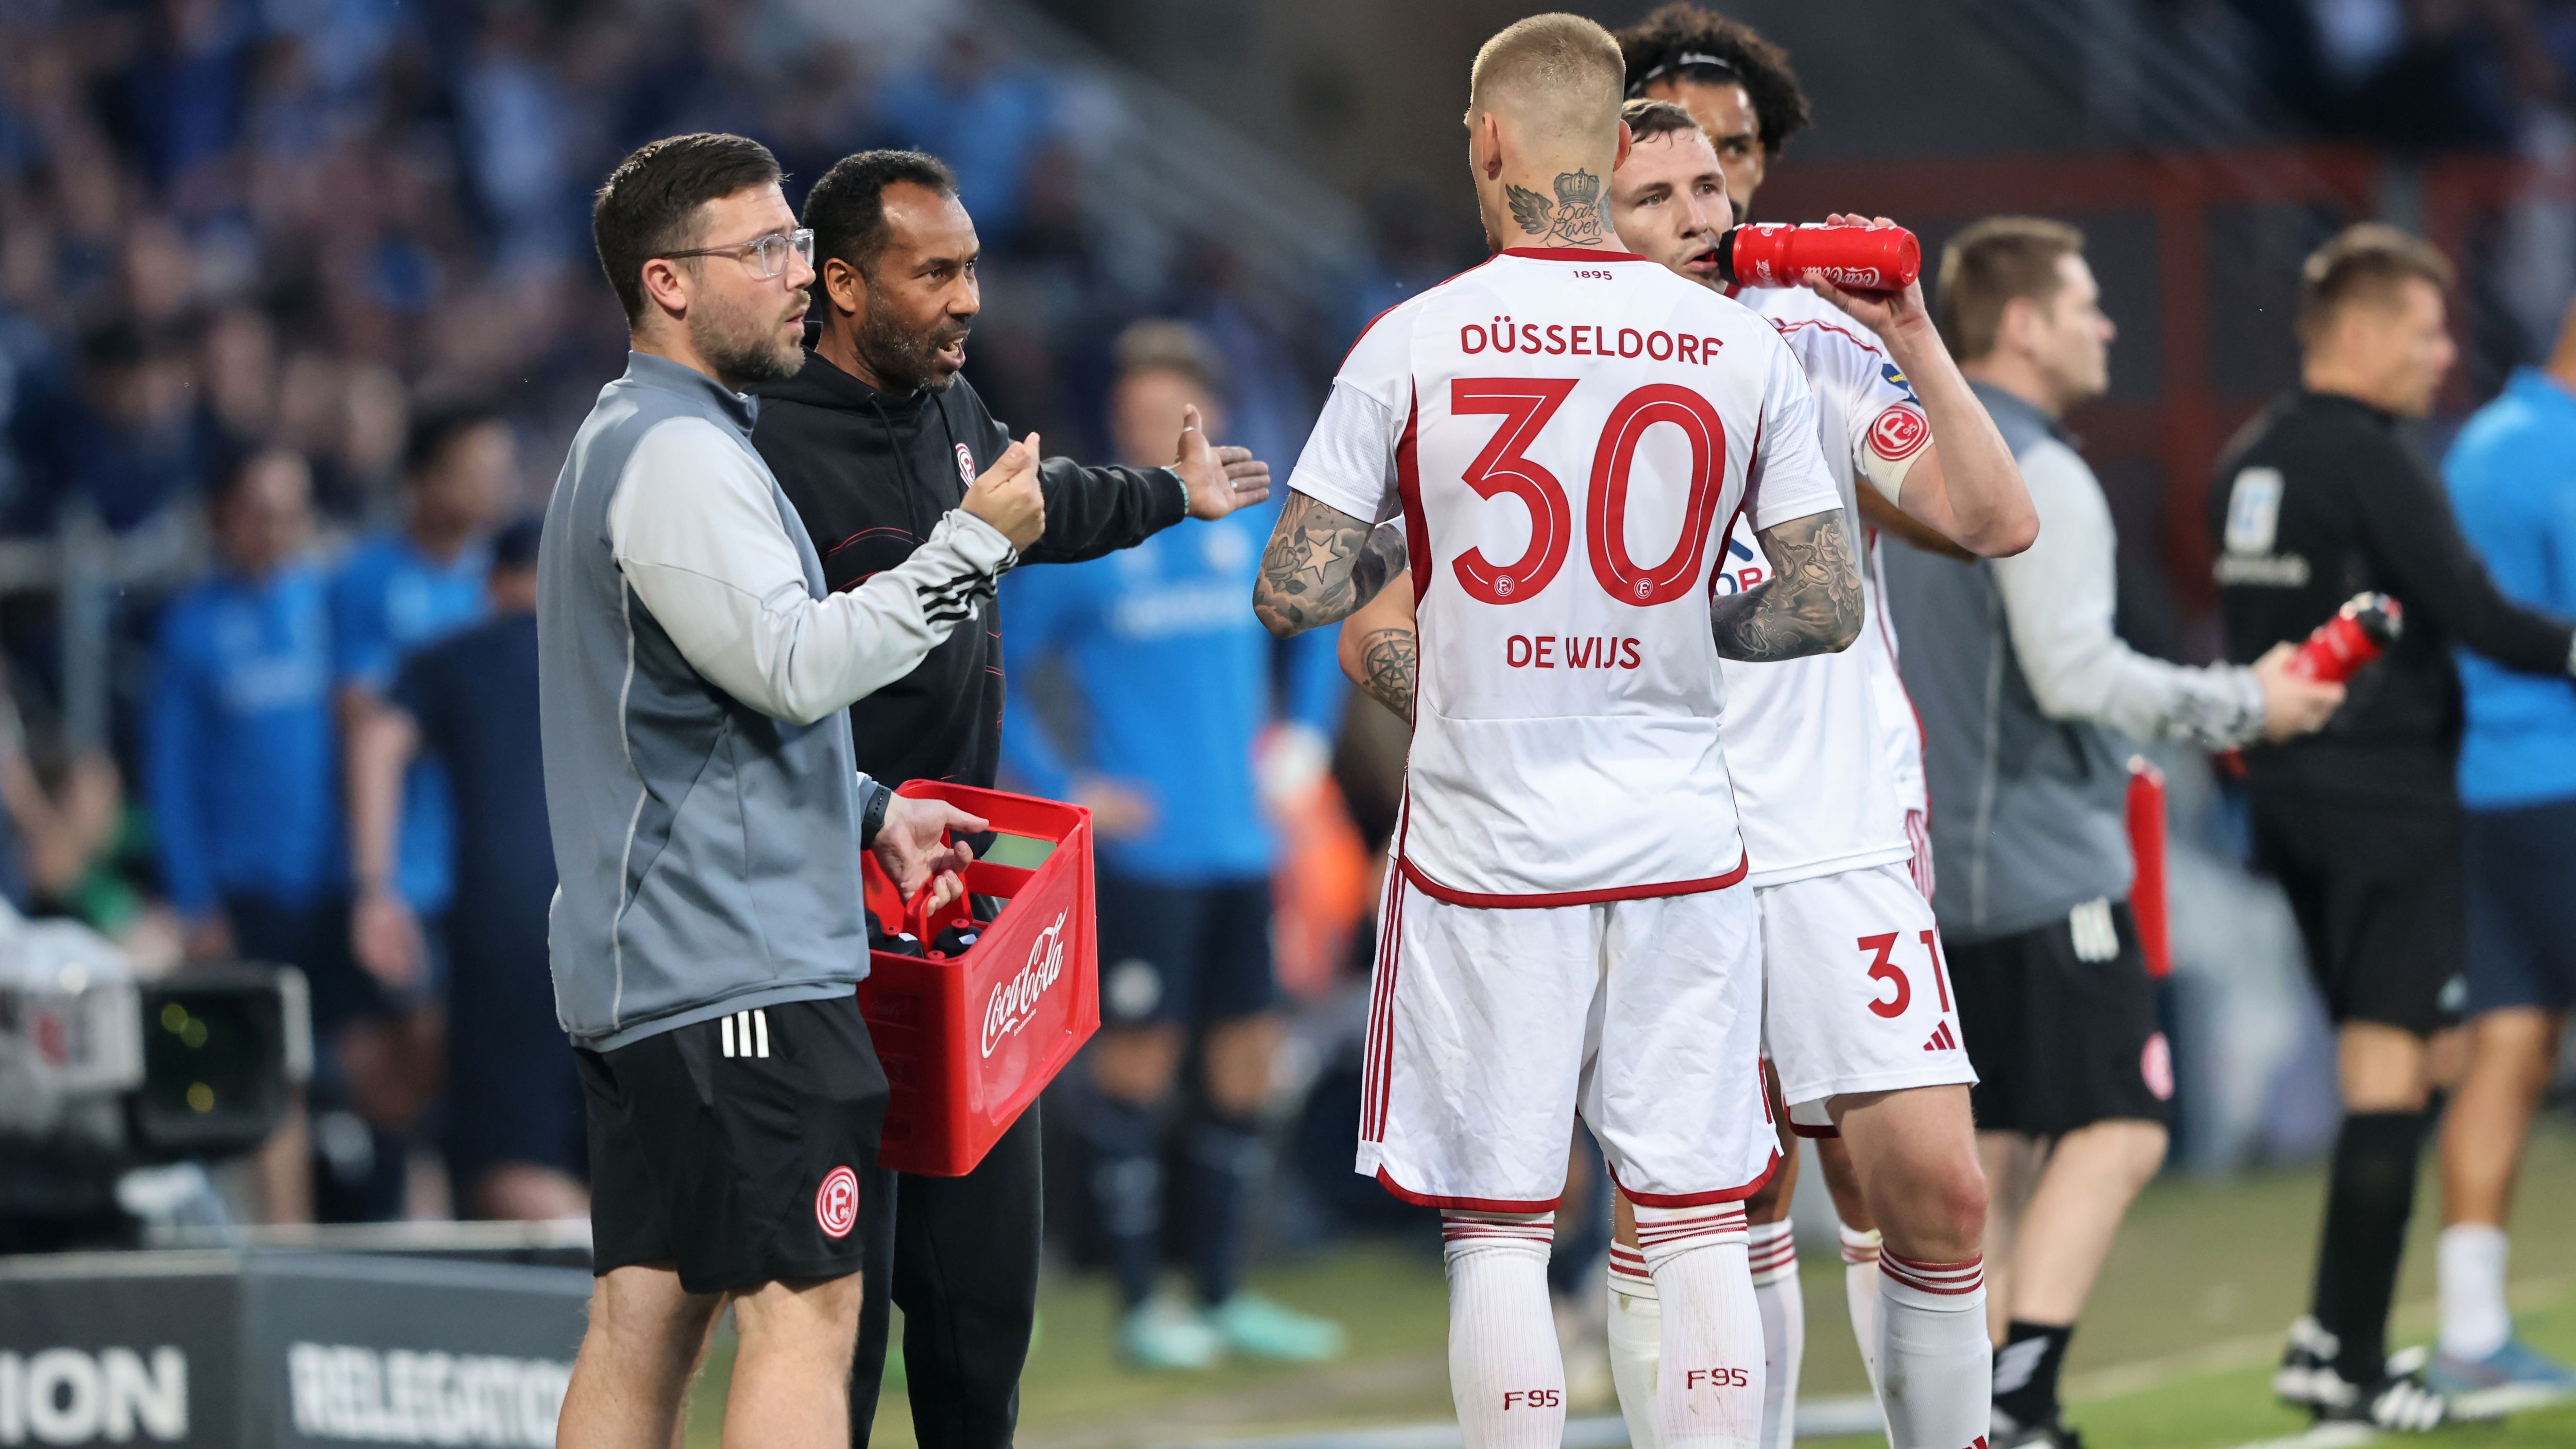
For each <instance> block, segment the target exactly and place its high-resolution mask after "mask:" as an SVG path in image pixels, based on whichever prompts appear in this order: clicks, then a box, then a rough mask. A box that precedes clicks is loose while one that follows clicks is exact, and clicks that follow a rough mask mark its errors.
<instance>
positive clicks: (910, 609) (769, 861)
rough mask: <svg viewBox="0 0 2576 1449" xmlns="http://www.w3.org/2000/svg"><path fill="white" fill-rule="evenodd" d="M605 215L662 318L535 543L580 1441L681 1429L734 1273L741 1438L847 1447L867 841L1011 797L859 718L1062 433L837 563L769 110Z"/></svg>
mask: <svg viewBox="0 0 2576 1449" xmlns="http://www.w3.org/2000/svg"><path fill="white" fill-rule="evenodd" d="M591 228H592V234H593V237H594V238H595V240H596V241H597V244H598V247H599V257H600V263H601V265H602V267H603V268H605V270H606V271H607V273H608V280H609V282H610V284H611V285H612V286H613V287H615V288H616V291H617V296H618V300H619V301H620V302H622V303H623V304H624V306H625V310H626V321H627V329H628V336H629V343H630V346H631V348H632V350H631V351H630V352H629V353H628V357H627V366H626V373H625V375H624V376H623V377H620V378H619V379H617V380H616V381H615V382H612V383H610V384H609V385H608V386H607V387H605V388H603V389H601V391H600V395H599V402H598V404H597V406H595V407H594V408H592V410H591V414H590V417H589V418H588V419H587V420H586V421H584V422H583V424H582V427H581V431H580V433H579V434H578V435H577V436H575V438H574V439H573V444H572V449H571V452H570V454H569V456H568V457H567V458H566V459H565V461H564V468H563V473H562V476H561V477H560V478H558V479H557V480H556V483H555V489H554V496H553V498H552V500H551V501H550V502H549V503H548V505H547V509H546V522H545V532H544V537H543V541H542V543H541V544H540V546H539V550H538V562H537V593H538V600H537V650H538V656H537V663H538V712H539V720H540V725H541V738H542V744H543V750H544V755H545V781H546V813H547V817H548V827H549V830H550V833H551V834H552V835H553V837H554V854H555V867H556V872H557V875H558V878H559V880H560V889H559V891H558V893H557V895H556V898H555V903H554V907H553V909H552V911H551V913H550V916H549V920H548V933H547V934H548V948H549V953H550V955H551V958H552V962H551V964H552V966H553V972H554V980H555V1006H556V1014H557V1016H558V1017H559V1018H560V1020H561V1021H562V1022H563V1024H564V1027H565V1029H566V1031H567V1032H569V1033H570V1035H571V1037H572V1041H573V1046H574V1048H575V1061H576V1063H577V1064H578V1067H579V1070H580V1073H581V1079H582V1090H583V1097H584V1104H585V1107H586V1109H587V1113H588V1116H589V1124H590V1166H591V1242H592V1271H593V1272H594V1273H595V1274H596V1275H597V1286H596V1288H595V1289H594V1291H593V1296H592V1299H591V1309H590V1326H589V1329H588V1331H587V1333H586V1334H585V1335H584V1337H583V1339H582V1346H581V1354H580V1358H579V1360H578V1362H576V1363H575V1365H574V1367H573V1375H572V1384H571V1386H570V1388H569V1390H568V1391H567V1392H566V1394H565V1397H564V1404H563V1412H562V1416H561V1418H560V1420H559V1422H558V1427H557V1436H558V1437H557V1442H558V1443H560V1444H562V1445H565V1446H569V1449H668V1446H669V1445H670V1444H671V1443H672V1442H673V1441H674V1438H675V1434H676V1431H677V1427H678V1419H679V1410H680V1402H681V1396H682V1391H683V1389H684V1388H685V1387H686V1385H687V1383H688V1379H689V1375H690V1372H691V1370H692V1368H693V1366H694V1365H695V1363H696V1360H697V1358H698V1355H699V1353H700V1352H701V1351H702V1349H703V1347H704V1345H705V1343H706V1336H707V1327H708V1325H709V1324H710V1323H711V1322H712V1321H713V1320H714V1318H715V1315H716V1314H717V1312H718V1311H720V1310H721V1309H723V1308H724V1307H725V1306H727V1304H728V1303H730V1305H731V1306H732V1308H733V1311H734V1320H735V1323H736V1325H737V1326H738V1328H739V1329H740V1331H741V1347H740V1350H739V1354H738V1357H737V1358H736V1360H735V1365H734V1375H733V1392H732V1394H731V1396H730V1399H729V1401H728V1403H727V1406H726V1417H727V1420H728V1422H727V1423H726V1425H725V1438H726V1442H728V1443H735V1444H758V1445H762V1446H765V1449H767V1446H779V1449H841V1446H843V1445H845V1444H847V1442H848V1437H849V1419H848V1399H847V1396H846V1393H845V1391H844V1388H843V1385H844V1382H845V1379H846V1375H847V1373H848V1370H849V1363H850V1345H851V1343H852V1341H853V1338H854V1336H855V1334H856V1332H857V1326H858V1314H859V1300H860V1286H861V1285H860V1282H859V1278H858V1274H859V1271H860V1267H861V1261H862V1254H861V1252H860V1240H859V1238H858V1237H857V1236H856V1234H855V1232H854V1229H855V1228H856V1226H857V1218H858V1213H859V1210H860V1207H861V1201H860V1182H859V1174H860V1173H861V1172H866V1171H871V1170H873V1168H874V1165H875V1159H876V1145H877V1134H878V1130H879V1127H880V1125H881V1122H882V1118H883V1114H884V1109H885V1098H886V1079H885V1075H884V1073H883V1072H882V1071H881V1070H880V1069H879V1067H878V1065H877V1060H876V1054H875V1052H874V1051H873V1049H872V1048H871V1047H870V1045H869V1040H868V1031H867V1025H866V1023H865V1022H863V1021H862V1020H861V1019H860V1017H859V1009H858V1002H857V1000H856V998H855V996H854V994H853V988H854V987H855V986H856V984H857V983H858V981H859V979H860V977H861V976H863V975H864V974H865V973H866V970H867V959H868V958H867V931H866V926H865V920H864V915H865V912H864V910H863V908H862V907H861V905H860V903H859V891H858V882H859V875H860V853H861V852H862V851H863V850H873V851H874V852H875V854H876V856H877V858H878V860H879V862H880V863H881V864H882V865H883V866H884V867H885V869H886V872H887V873H888V874H889V875H890V876H892V877H893V878H894V879H895V881H896V882H897V883H898V884H899V885H901V886H903V887H904V888H905V889H906V890H907V891H909V890H911V889H914V888H916V887H919V886H921V885H923V884H925V883H931V882H933V881H934V880H935V882H936V887H937V891H938V892H939V893H953V892H954V891H955V890H957V889H958V888H959V882H958V880H957V879H956V877H955V875H954V874H953V872H954V871H955V870H956V868H957V867H958V866H960V865H962V864H963V863H964V861H963V859H962V853H961V852H960V851H959V850H958V849H956V848H953V847H950V846H947V845H944V844H942V843H941V832H942V831H943V830H944V829H946V828H947V827H951V826H954V827H956V828H957V829H959V830H961V831H967V830H980V829H982V828H983V825H984V822H983V821H981V820H976V819H974V818H972V817H970V816H967V815H964V814H963V813H961V812H959V811H957V810H955V809H954V808H952V807H950V806H947V805H944V804H939V803H936V802H930V801H919V800H905V799H899V798H896V797H895V796H893V794H892V792H891V791H889V790H888V789H887V788H886V787H885V786H883V785H881V784H877V783H875V782H873V781H871V780H869V779H868V778H867V777H866V776H864V775H861V774H859V773H858V771H857V767H856V764H855V762H854V760H853V759H852V757H851V752H850V733H849V730H848V728H847V727H846V726H845V725H844V724H843V723H842V722H841V719H840V716H841V713H842V711H843V710H844V709H846V708H847V707H849V706H850V705H851V704H852V703H853V702H855V701H861V700H865V699H866V698H867V697H868V696H870V695H872V694H874V693H875V692H876V691H877V690H879V689H880V688H882V687H884V686H885V685H887V684H889V683H891V682H893V681H894V680H897V679H900V678H902V677H903V676H904V675H906V674H909V673H910V672H912V670H913V668H914V666H916V665H918V664H919V663H920V662H921V660H922V657H923V656H924V655H926V654H928V653H929V652H930V651H931V649H932V648H934V647H935V646H937V645H938V644H939V643H940V641H942V640H943V639H946V638H947V637H948V636H949V634H950V632H951V631H952V630H955V629H957V628H958V627H959V626H960V625H961V623H962V622H963V621H965V620H967V619H969V618H971V617H972V616H973V614H974V612H975V606H976V601H977V600H979V599H989V598H991V596H992V590H993V584H994V580H995V579H996V577H998V576H999V575H1000V574H1001V573H1002V572H1003V571H1004V570H1005V569H1008V568H1009V567H1010V566H1011V565H1012V564H1013V563H1014V562H1016V561H1017V560H1018V557H1019V552H1018V551H1019V550H1020V549H1021V548H1024V547H1026V546H1028V545H1029V544H1032V543H1034V542H1036V540H1037V538H1038V536H1039V535H1040V534H1041V533H1042V532H1044V530H1045V527H1046V516H1045V511H1044V507H1043V504H1042V502H1041V500H1040V498H1039V494H1038V489H1037V481H1036V476H1035V459H1034V458H1033V457H1031V456H1030V453H1029V450H1027V449H1025V448H1020V447H1013V448H1009V449H1005V450H1002V455H1001V457H1000V458H999V459H998V460H997V461H996V463H995V464H994V466H993V467H991V468H990V469H989V470H987V471H986V472H985V474H984V475H983V476H982V477H980V478H978V479H977V480H976V482H975V485H974V486H973V487H972V488H970V489H967V490H965V491H964V493H963V496H962V497H960V498H958V499H957V500H955V506H954V507H953V508H949V509H944V510H942V512H941V514H940V516H938V517H937V518H935V519H925V520H924V521H923V529H924V532H925V534H926V535H927V536H926V537H925V539H924V540H923V542H922V545H921V547H920V548H919V549H917V550H915V551H914V552H913V554H912V556H911V557H910V558H908V559H906V560H905V561H904V562H903V563H902V564H901V565H899V566H897V567H894V568H891V569H888V570H886V571H884V572H883V573H880V574H878V575H877V576H876V577H875V578H873V579H870V580H868V581H867V582H866V583H865V584H864V585H862V586H860V587H859V588H856V589H853V590H850V591H848V592H843V593H835V592H832V591H830V590H828V589H826V588H825V587H824V583H823V567H822V563H821V561H820V559H819V558H818V557H817V556H816V553H815V549H814V544H813V541H812V540H811V539H810V538H809V537H808V536H807V534H806V532H805V528H804V525H803V524H802V523H800V522H799V521H798V519H797V517H796V513H795V510H794V509H793V508H791V507H790V506H789V504H788V502H787V499H786V497H785V496H784V495H783V494H781V493H780V492H779V491H778V484H777V482H776V480H775V479H774V478H772V477H771V475H770V472H769V469H768V467H767V466H766V465H765V464H763V463H762V462H761V460H760V455H759V454H758V453H756V452H754V451H753V450H752V446H751V427H752V420H753V418H754V417H755V416H756V414H757V412H758V405H757V404H756V403H755V402H754V400H753V399H752V398H751V397H749V396H748V395H747V393H748V392H749V389H750V388H751V387H752V386H753V385H755V384H757V383H761V382H765V381H770V380H773V379H776V378H779V377H783V376H786V375H788V374H790V373H793V372H794V371H795V370H796V369H797V367H798V366H799V365H801V364H802V363H803V361H804V354H803V352H802V350H801V349H800V348H799V346H798V343H799V341H800V339H801V336H802V330H803V324H804V316H805V309H806V304H807V296H806V288H807V286H808V285H809V284H810V283H811V282H812V281H813V278H814V271H813V267H812V265H811V263H810V257H811V253H812V239H811V238H810V237H808V236H806V235H805V234H803V233H802V232H801V231H799V230H798V229H797V227H796V218H795V216H794V214H793V213H791V212H790V211H789V210H788V209H787V203H786V200H785V198H784V197H783V196H782V195H781V193H780V190H779V175H778V163H777V162H776V161H775V160H774V159H773V158H772V157H771V156H770V154H769V152H768V151H767V150H766V149H765V148H763V147H762V146H761V145H760V144H759V143H757V142H754V141H749V140H745V139H744V138H742V137H740V136H721V135H694V136H676V137H672V138H670V139H667V140H663V141H656V142H654V143H652V144H650V145H648V146H645V147H643V148H641V149H639V150H638V151H636V152H635V153H634V154H633V155H631V156H629V157H627V158H626V159H625V160H624V161H623V162H621V163H619V165H618V167H617V169H616V171H614V172H613V173H611V174H610V176H609V178H608V184H607V185H606V186H604V187H602V188H600V192H599V198H598V202H597V205H596V207H595V209H594V211H593V213H592V222H591ZM970 627H971V626H970ZM869 707H870V706H869V705H866V704H863V705H861V708H862V709H866V708H869Z"/></svg>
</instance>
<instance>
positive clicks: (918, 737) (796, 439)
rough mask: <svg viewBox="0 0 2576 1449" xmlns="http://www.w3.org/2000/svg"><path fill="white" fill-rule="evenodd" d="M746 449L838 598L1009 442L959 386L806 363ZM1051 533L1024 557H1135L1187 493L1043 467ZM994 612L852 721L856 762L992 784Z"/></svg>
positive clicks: (888, 559)
mask: <svg viewBox="0 0 2576 1449" xmlns="http://www.w3.org/2000/svg"><path fill="white" fill-rule="evenodd" d="M751 441H752V446H753V447H755V448H758V449H759V450H760V456H761V457H762V458H764V459H766V460H768V463H769V471H770V472H772V473H774V474H776V475H777V477H778V485H779V487H781V488H783V489H785V490H786V492H787V498H788V501H789V502H791V503H793V504H795V505H796V512H797V514H798V515H799V516H800V517H802V518H803V519H804V521H805V531H806V532H807V533H809V534H812V535H813V537H814V547H815V550H816V551H817V552H819V553H821V554H822V556H823V577H824V581H825V582H826V583H828V584H829V585H830V586H831V587H832V588H833V589H834V590H836V591H837V590H840V589H848V588H855V587H857V586H858V584H859V583H860V581H861V580H864V579H866V578H867V577H868V576H869V575H871V574H874V573H877V572H879V571H881V570H884V569H889V568H892V567H894V566H895V565H896V564H899V563H901V562H903V561H904V560H905V559H907V558H909V557H911V556H912V551H913V550H914V549H915V548H917V547H919V546H920V544H921V540H922V539H924V538H926V537H928V536H929V534H930V530H931V527H932V525H934V524H936V523H937V522H938V521H939V519H940V516H941V515H942V514H944V513H946V512H948V511H949V510H950V509H952V508H955V507H956V506H957V505H958V503H959V502H960V501H961V500H962V499H964V498H965V496H966V489H967V486H968V485H969V484H971V483H972V482H973V481H974V479H975V477H976V475H978V474H980V473H982V472H983V471H984V470H985V469H987V468H989V467H991V466H992V465H993V462H994V460H995V459H997V458H999V457H1000V456H1001V455H1002V451H1003V450H1004V449H1005V448H1008V447H1009V446H1010V445H1011V436H1010V432H1009V430H1008V429H1006V428H1004V427H1003V426H1002V425H1001V424H1000V423H998V422H995V421H994V420H993V415H992V414H991V413H989V412H986V411H985V410H984V400H983V399H982V398H980V397H977V396H976V395H975V389H974V387H973V386H972V385H970V384H969V383H968V382H967V381H966V380H965V379H964V378H962V377H961V378H959V379H957V381H956V382H955V383H954V384H952V385H951V386H950V387H949V388H948V390H947V391H945V392H929V391H924V392H919V393H916V394H914V395H912V396H910V397H896V396H894V395H893V394H891V393H884V392H879V391H878V390H877V389H875V388H873V387H870V386H868V385H867V384H866V383H863V382H861V381H859V380H858V379H857V378H854V377H852V376H850V375H849V374H848V373H846V372H843V371H842V370H841V369H839V368H837V367H834V366H833V365H832V364H831V363H829V362H826V361H824V360H823V359H822V358H821V357H819V356H817V355H815V354H814V353H811V352H808V353H806V354H805V366H804V369H803V370H802V371H800V372H798V373H797V374H796V375H795V376H794V377H791V378H788V379H786V380H785V381H782V382H774V383H770V384H768V385H766V386H764V387H762V388H761V389H760V418H759V421H758V422H757V423H755V424H754V425H753V427H752V432H751ZM1038 486H1039V489H1040V491H1041V492H1043V493H1044V494H1045V496H1046V516H1047V527H1046V533H1045V535H1044V536H1042V537H1041V538H1039V540H1038V541H1037V542H1036V543H1035V544H1033V545H1031V546H1030V547H1029V549H1028V550H1027V551H1026V552H1024V553H1023V554H1021V555H1020V562H1022V563H1024V564H1029V563H1075V562H1079V561H1080V560H1083V559H1088V558H1098V557H1100V556H1101V555H1102V554H1105V553H1110V552H1113V551H1115V550H1117V549H1122V548H1128V547H1131V546H1133V545H1135V544H1137V543H1141V542H1143V541H1144V540H1145V539H1147V538H1150V537H1152V536H1153V535H1154V534H1156V533H1158V532H1160V531H1162V530H1163V529H1166V528H1169V527H1171V526H1172V525H1173V524H1175V523H1178V522H1180V521H1181V519H1182V518H1183V517H1184V516H1185V515H1186V514H1187V512H1188V510H1189V495H1188V491H1187V490H1186V489H1185V488H1184V487H1183V486H1182V484H1181V480H1180V477H1179V475H1177V474H1175V473H1173V472H1172V471H1171V470H1170V469H1168V468H1144V469H1139V468H1086V467H1083V466H1082V465H1080V464H1078V463H1074V462H1072V461H1070V460H1068V459H1064V458H1049V459H1047V460H1045V461H1044V462H1043V463H1042V464H1040V466H1039V482H1038ZM1002 685H1003V681H1002V618H1001V608H1000V606H999V605H998V604H992V605H987V606H986V607H985V612H984V617H982V618H981V619H970V620H968V621H967V622H965V623H963V624H960V625H958V626H957V632H956V633H954V634H951V635H949V636H948V640H947V642H946V643H943V644H941V645H940V646H939V647H938V648H936V649H933V650H931V651H930V656H929V657H928V658H926V659H924V660H922V662H921V667H920V668H918V669H915V670H914V671H913V672H912V673H910V674H908V675H905V676H904V677H903V678H902V679H900V680H898V681H896V682H895V683H893V684H890V685H888V686H886V687H885V688H883V689H880V690H878V691H877V692H876V693H875V694H872V695H870V696H868V697H867V698H866V699H865V700H863V701H861V702H860V703H859V705H858V706H857V707H856V708H854V709H852V710H850V711H849V715H850V734H851V738H852V739H853V740H855V741H856V742H857V745H858V757H859V768H860V769H862V770H864V771H866V772H867V773H868V774H869V775H870V776H872V777H874V778H876V779H879V780H882V781H884V782H886V783H887V784H889V785H894V784H900V783H902V782H903V781H905V780H916V779H931V780H949V781H954V782H956V783H959V784H965V785H982V786H990V785H991V784H992V783H993V772H994V768H995V766H996V765H997V764H998V763H999V762H1000V759H1001V750H1002Z"/></svg>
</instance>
